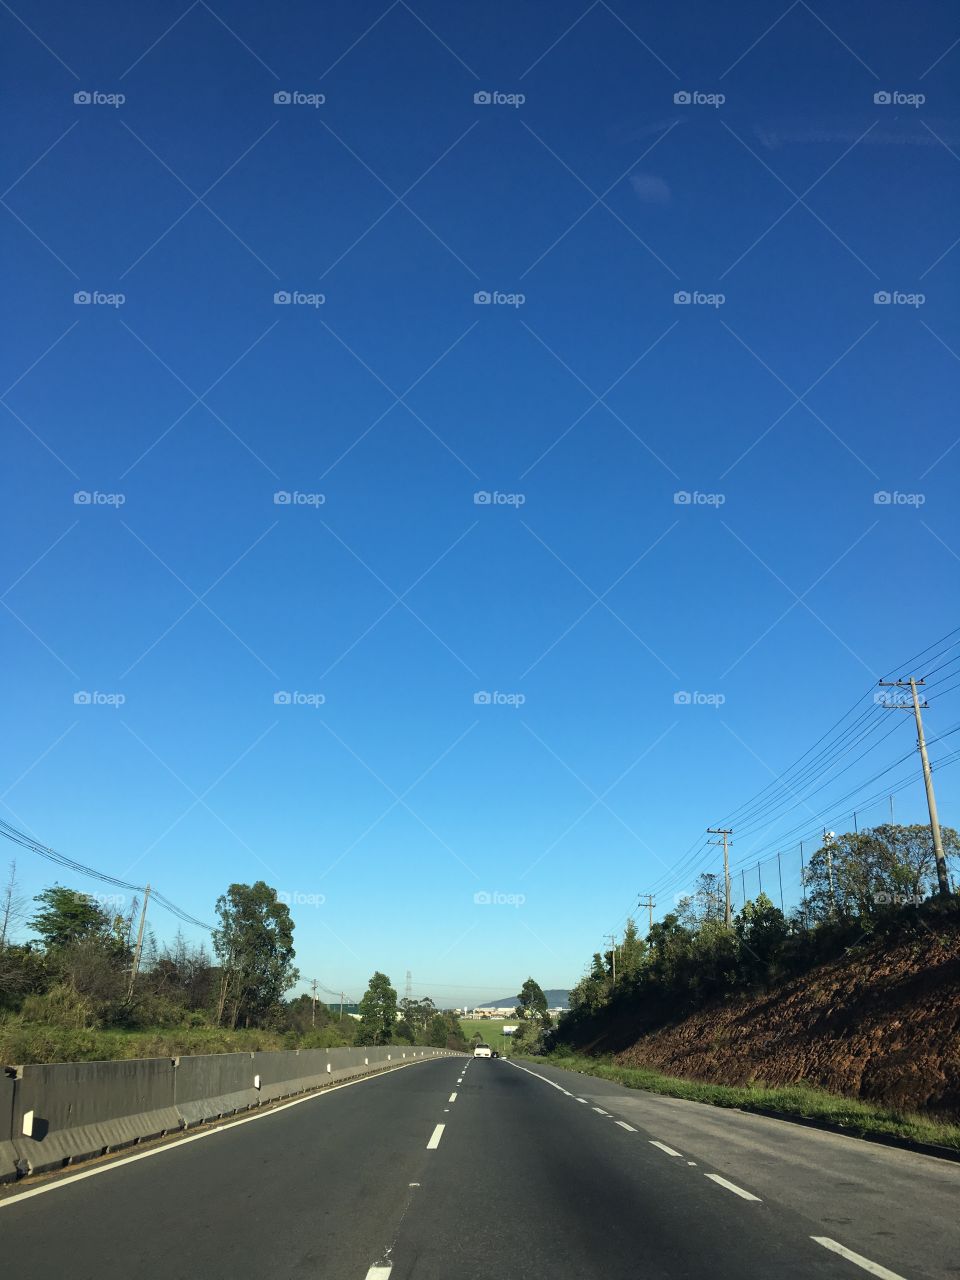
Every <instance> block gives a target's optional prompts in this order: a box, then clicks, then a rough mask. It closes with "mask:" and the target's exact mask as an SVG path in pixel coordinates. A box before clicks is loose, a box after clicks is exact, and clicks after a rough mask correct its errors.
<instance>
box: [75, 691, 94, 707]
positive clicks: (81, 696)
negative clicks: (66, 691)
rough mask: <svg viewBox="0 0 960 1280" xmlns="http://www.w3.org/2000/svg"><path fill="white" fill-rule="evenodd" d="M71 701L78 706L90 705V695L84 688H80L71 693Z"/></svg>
mask: <svg viewBox="0 0 960 1280" xmlns="http://www.w3.org/2000/svg"><path fill="white" fill-rule="evenodd" d="M73 701H74V703H75V704H76V706H78V707H87V706H89V705H90V695H89V693H87V691H86V689H80V690H78V692H77V693H75V694H74V695H73Z"/></svg>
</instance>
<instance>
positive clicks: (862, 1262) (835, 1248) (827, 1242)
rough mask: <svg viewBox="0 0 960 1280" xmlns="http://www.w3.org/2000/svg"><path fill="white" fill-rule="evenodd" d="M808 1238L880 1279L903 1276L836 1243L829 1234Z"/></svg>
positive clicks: (893, 1278)
mask: <svg viewBox="0 0 960 1280" xmlns="http://www.w3.org/2000/svg"><path fill="white" fill-rule="evenodd" d="M810 1239H811V1240H815V1241H816V1242H817V1244H822V1245H823V1247H824V1248H825V1249H829V1250H830V1251H831V1252H832V1253H839V1255H840V1257H841V1258H846V1260H847V1261H848V1262H854V1263H856V1265H857V1266H858V1267H863V1269H864V1271H869V1272H870V1274H871V1275H872V1276H880V1280H903V1276H902V1275H900V1274H899V1273H898V1272H896V1271H889V1270H888V1269H887V1268H886V1267H881V1266H880V1265H879V1263H877V1262H871V1261H870V1259H869V1258H865V1257H864V1256H863V1254H861V1253H854V1252H853V1250H852V1249H845V1248H844V1247H843V1245H842V1244H837V1242H836V1240H831V1239H830V1238H829V1236H811V1237H810Z"/></svg>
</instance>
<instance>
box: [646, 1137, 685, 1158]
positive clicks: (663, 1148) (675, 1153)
mask: <svg viewBox="0 0 960 1280" xmlns="http://www.w3.org/2000/svg"><path fill="white" fill-rule="evenodd" d="M650 1145H651V1147H659V1148H660V1150H661V1151H665V1152H666V1153H667V1155H668V1156H678V1155H679V1154H680V1152H679V1151H674V1149H673V1147H668V1146H667V1144H666V1143H665V1142H655V1141H654V1139H653V1138H651V1139H650Z"/></svg>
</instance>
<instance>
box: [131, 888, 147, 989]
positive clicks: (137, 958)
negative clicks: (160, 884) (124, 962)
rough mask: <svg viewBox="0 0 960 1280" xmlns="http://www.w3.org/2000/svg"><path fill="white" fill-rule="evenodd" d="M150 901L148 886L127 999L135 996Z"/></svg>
mask: <svg viewBox="0 0 960 1280" xmlns="http://www.w3.org/2000/svg"><path fill="white" fill-rule="evenodd" d="M149 901H150V886H149V885H147V886H146V888H145V889H144V891H143V906H142V907H141V908H140V927H139V929H138V930H137V945H136V946H135V947H134V949H133V963H132V964H131V966H130V989H129V990H128V992H127V999H128V1000H129V999H130V997H131V996H132V995H133V984H134V982H136V980H137V973H138V972H139V970H140V954H141V952H142V951H143V929H144V925H145V924H146V923H147V903H148V902H149Z"/></svg>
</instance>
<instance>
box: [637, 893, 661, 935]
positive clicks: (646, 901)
mask: <svg viewBox="0 0 960 1280" xmlns="http://www.w3.org/2000/svg"><path fill="white" fill-rule="evenodd" d="M638 905H639V906H641V907H646V908H647V911H648V913H649V918H650V928H651V929H652V928H653V908H654V907H655V906H656V905H657V904H656V903H655V902H654V900H653V894H652V893H644V894H641V896H640V901H639V904H638Z"/></svg>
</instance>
